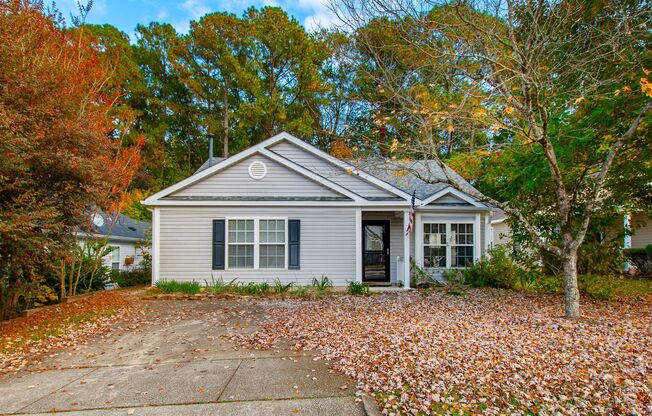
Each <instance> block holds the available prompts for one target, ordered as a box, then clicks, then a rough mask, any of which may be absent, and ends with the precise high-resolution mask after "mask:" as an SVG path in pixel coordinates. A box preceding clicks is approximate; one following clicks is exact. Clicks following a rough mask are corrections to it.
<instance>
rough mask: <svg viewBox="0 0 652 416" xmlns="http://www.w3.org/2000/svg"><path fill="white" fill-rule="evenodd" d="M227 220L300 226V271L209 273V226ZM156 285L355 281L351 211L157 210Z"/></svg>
mask: <svg viewBox="0 0 652 416" xmlns="http://www.w3.org/2000/svg"><path fill="white" fill-rule="evenodd" d="M229 217H268V218H288V219H298V220H301V269H300V270H280V269H274V270H262V269H261V270H233V269H230V270H212V264H211V259H212V252H211V250H212V240H211V239H212V221H213V219H218V218H229ZM160 235H161V240H160V271H159V279H160V280H178V281H183V280H196V281H199V282H202V283H203V281H204V280H208V281H210V279H211V277H214V278H216V279H217V278H220V277H221V278H223V280H224V281H230V280H232V279H234V278H238V281H240V282H262V281H270V282H271V281H273V280H274V279H276V278H279V279H280V280H281V281H282V282H296V283H298V284H300V285H305V284H309V283H310V282H311V280H312V278H313V277H317V278H319V277H321V276H322V275H325V276H327V277H328V278H329V279H331V281H333V283H334V284H335V285H342V286H343V285H346V284H347V282H348V281H352V280H355V259H356V256H355V208H347V207H342V208H329V209H327V210H324V209H323V208H319V207H301V208H292V207H259V208H246V207H242V208H241V207H234V208H229V207H161V208H160Z"/></svg>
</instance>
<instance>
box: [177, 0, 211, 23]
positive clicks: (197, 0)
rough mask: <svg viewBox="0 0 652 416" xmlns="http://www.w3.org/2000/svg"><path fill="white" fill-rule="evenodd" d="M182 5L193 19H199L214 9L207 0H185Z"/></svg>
mask: <svg viewBox="0 0 652 416" xmlns="http://www.w3.org/2000/svg"><path fill="white" fill-rule="evenodd" d="M180 7H181V9H183V10H185V11H186V12H187V13H188V15H189V16H188V17H189V18H190V19H191V20H196V19H199V18H200V17H202V16H203V15H205V14H206V13H210V12H211V11H212V10H211V8H210V7H209V6H208V4H207V3H206V1H205V0H185V1H184V2H183V3H181V5H180Z"/></svg>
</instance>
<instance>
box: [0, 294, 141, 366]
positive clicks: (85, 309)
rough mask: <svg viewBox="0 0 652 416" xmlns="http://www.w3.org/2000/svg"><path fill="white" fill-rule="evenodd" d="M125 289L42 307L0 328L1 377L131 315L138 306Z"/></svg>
mask: <svg viewBox="0 0 652 416" xmlns="http://www.w3.org/2000/svg"><path fill="white" fill-rule="evenodd" d="M134 300H135V298H134V297H133V296H132V292H131V291H128V290H119V291H110V292H98V293H94V294H92V295H91V296H89V297H87V298H84V299H80V300H78V301H76V302H70V303H61V304H58V305H54V306H50V307H47V308H43V309H41V310H40V311H37V312H36V313H34V314H33V315H31V316H27V317H22V318H16V319H12V320H10V321H7V322H5V323H3V325H1V326H0V374H3V373H11V372H16V371H18V370H19V369H21V368H23V367H25V366H27V365H28V364H33V363H35V362H38V360H39V359H40V358H41V357H43V355H45V354H47V353H49V352H50V351H53V350H55V349H60V348H64V347H72V346H75V345H77V344H79V343H81V342H84V341H85V340H86V339H88V338H90V337H91V336H93V335H97V334H102V333H106V332H108V331H110V330H111V325H112V324H113V323H115V322H118V321H120V320H122V319H125V318H126V317H128V316H130V315H131V314H132V313H133V312H134V310H135V309H136V308H137V305H136V304H135V303H134Z"/></svg>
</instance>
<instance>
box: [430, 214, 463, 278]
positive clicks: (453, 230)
mask: <svg viewBox="0 0 652 416" xmlns="http://www.w3.org/2000/svg"><path fill="white" fill-rule="evenodd" d="M474 233H475V230H474V226H473V224H472V223H461V222H455V223H453V222H437V223H434V222H424V223H423V267H425V268H427V269H447V268H451V267H468V266H469V265H471V264H473V260H474V257H475V252H474V251H475V235H474Z"/></svg>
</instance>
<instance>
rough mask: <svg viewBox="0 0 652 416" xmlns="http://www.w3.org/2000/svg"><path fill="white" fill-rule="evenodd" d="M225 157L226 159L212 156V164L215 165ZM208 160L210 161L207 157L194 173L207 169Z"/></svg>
mask: <svg viewBox="0 0 652 416" xmlns="http://www.w3.org/2000/svg"><path fill="white" fill-rule="evenodd" d="M225 159H226V158H225V157H213V165H217V164H218V163H220V162H221V161H223V160H225ZM208 162H210V161H209V160H208V159H206V161H205V162H204V163H202V164H201V166H200V167H199V168H198V169H197V170H196V171H195V173H194V175H196V174H198V173H199V172H201V171H202V170H206V169H208V165H209V163H208Z"/></svg>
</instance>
